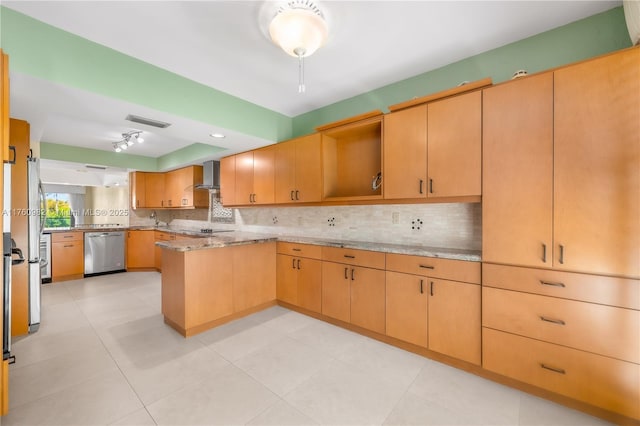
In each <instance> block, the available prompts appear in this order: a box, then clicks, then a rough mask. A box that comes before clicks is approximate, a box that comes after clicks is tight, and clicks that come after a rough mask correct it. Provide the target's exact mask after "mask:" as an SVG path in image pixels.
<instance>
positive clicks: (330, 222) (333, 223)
mask: <svg viewBox="0 0 640 426" xmlns="http://www.w3.org/2000/svg"><path fill="white" fill-rule="evenodd" d="M327 224H328V225H329V226H336V218H335V217H330V218H329V219H327Z"/></svg>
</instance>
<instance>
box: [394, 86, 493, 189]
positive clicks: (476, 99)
mask: <svg viewBox="0 0 640 426" xmlns="http://www.w3.org/2000/svg"><path fill="white" fill-rule="evenodd" d="M481 117H482V92H480V91H475V92H470V93H465V94H462V95H458V96H454V97H450V98H446V99H442V100H438V101H434V102H430V103H428V104H424V105H418V106H415V107H411V108H407V109H404V110H400V111H396V112H392V113H389V114H387V115H386V116H385V118H384V121H385V123H384V174H383V179H384V197H385V198H386V199H401V198H445V197H466V196H479V195H480V194H481V182H482V180H481V151H482V130H481V129H482V127H481V126H482V118H481Z"/></svg>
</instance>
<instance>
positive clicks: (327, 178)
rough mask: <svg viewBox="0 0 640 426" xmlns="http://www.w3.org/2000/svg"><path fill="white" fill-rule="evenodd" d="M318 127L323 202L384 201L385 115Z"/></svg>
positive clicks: (370, 114) (374, 113) (375, 112)
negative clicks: (382, 178)
mask: <svg viewBox="0 0 640 426" xmlns="http://www.w3.org/2000/svg"><path fill="white" fill-rule="evenodd" d="M362 116H364V117H370V118H365V119H360V120H358V119H357V118H359V117H360V116H359V117H355V118H354V119H349V120H345V123H346V124H341V125H336V126H335V127H333V124H328V125H326V126H322V127H318V128H317V129H318V130H319V131H321V133H322V167H323V200H326V201H345V200H359V201H364V200H376V199H381V198H382V186H381V185H378V184H377V182H378V179H377V177H378V176H379V175H380V174H381V173H382V112H380V113H378V112H377V111H374V112H372V113H368V114H363V115H362Z"/></svg>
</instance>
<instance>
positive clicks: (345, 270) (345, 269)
mask: <svg viewBox="0 0 640 426" xmlns="http://www.w3.org/2000/svg"><path fill="white" fill-rule="evenodd" d="M348 272H349V268H344V279H345V280H348V279H349V276H348V275H347V273H348Z"/></svg>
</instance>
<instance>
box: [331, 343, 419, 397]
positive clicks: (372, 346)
mask: <svg viewBox="0 0 640 426" xmlns="http://www.w3.org/2000/svg"><path fill="white" fill-rule="evenodd" d="M337 358H338V359H339V360H341V361H343V362H345V363H347V364H349V365H351V366H353V367H354V368H357V369H359V370H361V371H362V372H364V373H366V374H370V375H372V376H376V377H380V378H382V379H385V380H387V381H389V382H392V383H395V384H398V385H399V386H403V387H405V388H406V387H408V386H409V385H410V384H411V383H412V382H413V381H414V380H415V379H416V377H417V376H418V374H419V373H420V370H421V369H422V368H423V367H424V366H425V365H426V363H427V362H426V359H425V358H424V357H421V356H418V355H416V354H413V353H411V352H407V351H404V350H402V349H398V348H396V347H394V346H391V345H387V344H386V343H382V342H378V341H377V340H373V339H369V338H366V339H363V340H362V341H361V342H360V343H358V344H357V345H355V346H353V347H351V348H349V349H347V350H346V351H345V352H343V353H341V354H340V355H338V356H337Z"/></svg>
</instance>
